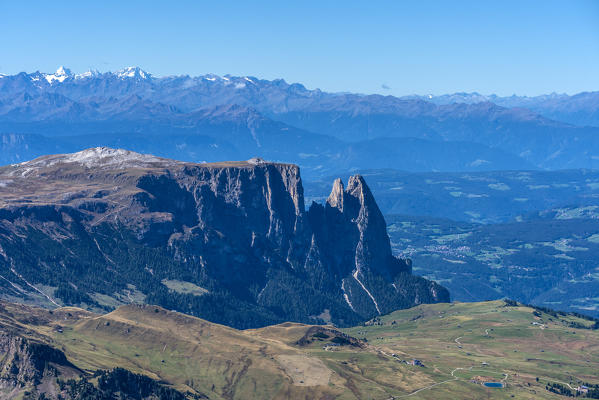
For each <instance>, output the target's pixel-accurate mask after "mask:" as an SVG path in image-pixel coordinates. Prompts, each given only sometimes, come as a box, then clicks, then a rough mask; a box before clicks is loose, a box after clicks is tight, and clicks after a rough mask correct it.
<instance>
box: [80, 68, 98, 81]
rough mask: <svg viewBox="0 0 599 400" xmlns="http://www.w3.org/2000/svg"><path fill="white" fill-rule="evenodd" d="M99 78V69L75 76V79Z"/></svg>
mask: <svg viewBox="0 0 599 400" xmlns="http://www.w3.org/2000/svg"><path fill="white" fill-rule="evenodd" d="M97 76H100V72H99V71H98V70H97V69H89V70H87V71H86V72H84V73H82V74H77V75H75V79H86V78H95V77H97Z"/></svg>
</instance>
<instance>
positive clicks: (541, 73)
mask: <svg viewBox="0 0 599 400" xmlns="http://www.w3.org/2000/svg"><path fill="white" fill-rule="evenodd" d="M59 65H65V66H67V67H69V68H71V69H72V70H73V71H74V72H83V71H84V70H87V69H88V68H90V67H91V68H95V69H98V70H100V71H107V70H117V69H120V68H122V67H125V66H129V65H138V66H140V67H142V68H143V69H145V70H147V71H148V72H150V73H152V74H154V75H158V76H161V75H172V74H190V75H199V74H205V73H216V74H219V75H224V74H232V75H252V76H256V77H260V78H266V79H274V78H284V79H285V80H287V81H288V82H301V83H303V84H305V85H306V86H307V87H308V88H317V87H318V88H321V89H322V90H327V91H353V92H362V93H383V94H393V95H405V94H414V93H417V94H429V93H432V94H443V93H450V92H458V91H468V92H470V91H478V92H480V93H484V94H489V93H497V94H500V95H511V94H513V93H516V94H522V95H536V94H541V93H548V92H553V91H556V92H566V93H576V92H580V91H585V90H586V91H588V90H599V1H597V0H588V1H583V0H564V1H552V0H540V1H537V0H518V1H511V0H495V1H491V0H477V1H458V0H447V1H428V0H414V1H400V0H390V1H383V0H380V1H377V0H370V1H368V0H362V1H352V0H342V1H327V0H318V1H311V0H302V1H287V0H273V1H262V0H253V1H243V2H242V1H239V2H236V1H226V0H222V1H214V0H213V1H210V2H207V1H199V0H192V1H174V0H171V1H136V0H126V1H111V0H104V1H93V2H92V1H86V0H77V1H70V0H59V1H39V2H36V1H9V0H0V72H1V73H9V74H13V73H17V72H20V71H27V72H33V71H36V70H40V71H42V72H52V71H54V70H56V68H57V67H58V66H59Z"/></svg>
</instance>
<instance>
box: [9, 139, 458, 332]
mask: <svg viewBox="0 0 599 400" xmlns="http://www.w3.org/2000/svg"><path fill="white" fill-rule="evenodd" d="M0 274H1V275H2V276H3V277H4V278H5V279H3V280H1V282H0V293H1V294H2V295H3V296H4V297H7V298H15V297H20V298H23V299H25V300H32V301H33V300H34V299H37V301H39V300H41V301H45V302H46V303H48V304H49V305H50V304H63V303H68V304H85V305H88V306H90V307H96V308H98V307H103V308H110V307H114V306H115V305H118V304H121V303H125V302H131V301H145V302H153V303H158V304H161V305H164V306H166V307H171V308H174V309H178V310H180V311H184V312H189V313H192V314H196V315H199V316H203V317H205V318H207V319H211V320H214V321H217V322H223V323H228V324H231V325H235V326H240V327H246V326H258V325H263V324H266V323H272V322H278V321H283V320H296V321H306V322H310V321H311V322H318V321H322V320H328V318H329V316H330V318H331V319H332V321H334V322H336V323H341V324H344V323H351V322H356V321H359V320H364V319H366V318H370V317H372V316H374V315H377V314H380V313H385V312H389V311H392V310H393V309H396V308H403V307H407V306H411V305H414V304H419V303H425V302H438V301H447V300H448V299H449V296H448V293H447V291H446V290H445V289H444V288H442V287H441V286H439V285H437V284H435V283H432V282H429V281H426V280H424V279H422V278H419V277H415V276H413V275H411V264H410V262H409V261H407V260H399V259H397V258H395V257H394V256H393V255H392V253H391V247H390V243H389V237H388V236H387V232H386V224H385V220H384V218H383V216H382V214H381V212H380V210H379V208H378V206H377V205H376V202H375V200H374V197H373V196H372V193H371V192H370V190H369V188H368V186H367V185H366V182H365V181H364V179H363V178H362V177H361V176H353V177H351V178H350V180H349V182H348V185H347V188H344V187H343V183H342V182H341V181H340V180H337V181H335V183H334V185H333V190H332V192H331V195H330V196H329V198H328V200H327V202H326V204H324V205H320V204H316V203H314V204H312V205H311V206H310V208H309V210H307V211H306V210H305V205H304V196H303V188H302V183H301V177H300V171H299V168H298V167H297V166H295V165H290V164H281V163H270V162H264V161H263V160H260V159H252V160H249V161H247V162H225V163H218V164H194V163H184V162H177V161H173V160H167V159H160V158H157V157H153V156H148V155H141V154H137V153H132V152H127V151H124V150H114V149H108V148H96V149H89V150H85V151H83V152H79V153H74V154H67V155H56V156H45V157H41V158H39V159H36V160H33V161H31V162H27V163H22V164H17V165H12V166H9V167H4V168H0Z"/></svg>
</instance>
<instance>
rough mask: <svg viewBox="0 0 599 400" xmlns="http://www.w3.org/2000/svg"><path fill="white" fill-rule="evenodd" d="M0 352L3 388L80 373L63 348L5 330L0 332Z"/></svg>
mask: <svg viewBox="0 0 599 400" xmlns="http://www.w3.org/2000/svg"><path fill="white" fill-rule="evenodd" d="M0 354H1V355H2V358H1V359H0V387H2V388H4V389H13V388H23V387H27V386H33V387H35V386H37V385H39V384H40V383H41V382H42V380H44V378H47V377H54V379H55V377H56V376H58V375H59V374H61V373H65V372H67V373H68V372H70V373H71V374H74V375H76V374H78V373H80V371H79V370H78V369H77V368H76V367H75V366H74V365H73V364H71V363H70V362H69V361H68V360H67V358H66V357H65V355H64V353H63V352H62V351H60V350H58V349H55V348H53V347H51V346H49V345H47V344H45V343H38V342H35V341H31V340H28V339H25V338H23V337H20V336H15V335H11V334H8V333H5V332H2V333H0Z"/></svg>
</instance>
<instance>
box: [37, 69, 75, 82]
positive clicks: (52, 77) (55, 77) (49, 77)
mask: <svg viewBox="0 0 599 400" xmlns="http://www.w3.org/2000/svg"><path fill="white" fill-rule="evenodd" d="M43 75H44V78H45V79H46V81H47V82H48V83H49V84H53V83H54V82H60V83H62V82H64V81H65V80H67V79H69V78H73V77H74V76H75V75H73V73H72V72H71V70H70V69H68V68H65V67H63V66H60V67H58V69H57V70H56V72H55V73H53V74H43Z"/></svg>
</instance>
